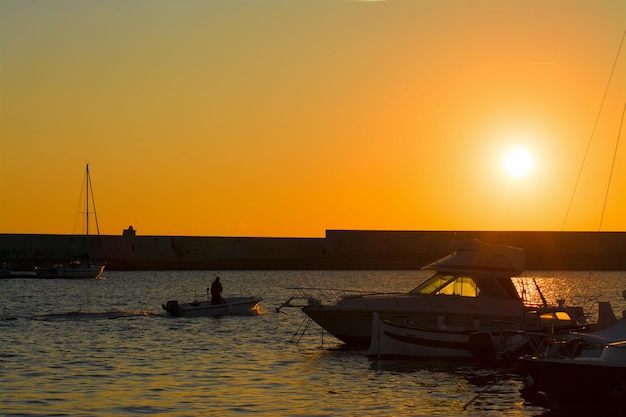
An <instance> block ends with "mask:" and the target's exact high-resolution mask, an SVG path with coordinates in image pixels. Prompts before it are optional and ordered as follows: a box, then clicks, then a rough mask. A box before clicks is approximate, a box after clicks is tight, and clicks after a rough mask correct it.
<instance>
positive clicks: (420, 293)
mask: <svg viewBox="0 0 626 417" xmlns="http://www.w3.org/2000/svg"><path fill="white" fill-rule="evenodd" d="M453 248H454V252H453V253H452V254H450V255H448V256H446V257H444V258H441V259H439V260H437V261H435V262H433V263H431V264H429V265H426V266H425V267H423V268H422V269H423V270H429V271H434V275H432V276H431V277H430V278H429V279H427V280H426V281H424V282H423V283H421V284H420V285H418V286H417V287H416V288H415V289H413V290H411V291H409V292H408V293H394V294H368V295H349V296H345V297H341V298H339V299H338V300H337V301H335V302H333V303H330V304H325V303H322V302H321V300H320V299H319V298H314V297H308V298H307V305H306V306H304V307H303V308H302V311H303V312H304V313H305V314H306V315H307V316H308V317H310V318H311V319H312V320H313V321H315V322H316V323H317V324H319V325H320V326H321V327H322V328H323V329H325V330H326V331H327V332H329V333H331V334H332V335H333V336H335V337H336V338H337V339H339V340H341V341H343V342H344V343H346V344H349V345H354V346H361V347H364V348H368V347H371V348H370V349H369V350H368V353H369V354H370V355H372V356H378V355H379V354H381V351H380V349H381V348H382V347H383V345H384V344H385V342H384V341H381V340H380V338H379V336H378V335H377V336H376V338H377V339H376V341H373V337H372V334H373V333H372V327H373V326H375V325H377V324H378V323H373V320H372V319H373V316H374V313H377V314H378V316H377V317H378V319H379V320H380V321H382V322H383V323H384V322H388V323H392V324H394V325H396V326H398V327H397V328H400V326H402V331H405V332H406V331H407V328H408V327H410V328H411V329H412V330H411V332H413V333H412V335H411V339H412V340H410V342H409V343H410V344H411V345H412V350H413V352H414V354H412V356H414V355H418V356H419V355H421V354H422V353H424V354H425V355H426V356H433V355H435V356H441V355H443V354H444V352H445V355H446V356H447V355H448V354H450V355H451V357H457V356H462V357H467V356H468V355H471V354H470V353H468V338H469V335H470V334H472V333H477V332H488V333H489V334H491V335H493V334H496V333H498V332H504V331H508V330H512V329H513V330H515V329H525V328H528V327H529V326H540V325H541V321H542V316H541V315H540V314H537V309H536V307H537V306H527V305H525V304H524V301H523V299H522V297H521V296H520V294H519V293H518V291H517V289H516V287H515V284H514V282H513V280H512V278H513V277H516V276H519V275H521V274H522V272H523V269H524V264H525V251H524V250H523V249H521V248H515V247H512V246H506V245H492V244H487V243H483V242H481V241H479V240H457V241H454V242H453ZM561 310H562V313H563V314H561V317H562V318H563V319H564V320H562V321H561V324H562V325H563V326H568V327H570V326H572V327H576V326H578V325H579V324H580V321H581V320H582V309H577V308H568V307H566V306H565V305H564V304H563V308H562V309H561ZM567 311H569V312H570V313H571V314H568V313H567ZM384 326H385V324H383V325H382V326H379V328H381V329H383V330H382V331H383V334H384V332H385V330H388V327H384ZM424 332H428V333H429V334H428V336H426V335H425V333H424ZM413 336H415V337H413ZM420 344H421V345H422V347H420V348H418V346H419V345H420ZM371 345H372V346H371ZM451 345H454V347H453V351H454V353H452V352H450V351H448V352H446V350H448V349H449V347H450V346H451ZM420 349H424V350H423V351H420Z"/></svg>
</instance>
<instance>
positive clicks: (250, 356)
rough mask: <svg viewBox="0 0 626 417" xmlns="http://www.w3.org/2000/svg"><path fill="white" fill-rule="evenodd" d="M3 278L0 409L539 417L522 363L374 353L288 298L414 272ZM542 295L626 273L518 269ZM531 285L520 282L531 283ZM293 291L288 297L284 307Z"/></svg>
mask: <svg viewBox="0 0 626 417" xmlns="http://www.w3.org/2000/svg"><path fill="white" fill-rule="evenodd" d="M216 274H217V275H219V276H220V278H221V281H222V283H223V285H224V296H225V297H226V298H228V297H229V296H236V295H259V296H262V297H263V302H262V304H261V305H262V309H263V314H261V315H258V316H250V317H221V318H193V319H188V318H172V317H167V316H166V315H164V312H163V310H162V308H161V305H162V304H163V303H165V302H166V301H168V300H178V301H180V302H187V301H191V300H192V299H194V298H198V299H204V298H205V297H206V289H207V287H209V286H210V283H211V281H212V280H213V278H214V276H215V275H216ZM104 275H105V278H104V279H87V280H65V279H37V278H11V279H2V280H0V309H2V311H1V312H0V314H1V316H0V319H2V320H0V340H1V342H2V349H1V350H0V415H3V416H49V415H54V416H110V415H126V416H147V415H149V416H210V415H220V416H245V415H255V416H264V415H267V416H269V415H272V416H278V415H280V416H357V415H358V416H374V415H376V416H381V415H385V416H548V415H553V413H550V412H549V411H548V410H546V409H544V408H541V407H539V406H537V405H533V404H528V403H525V402H524V399H523V398H522V397H521V395H520V392H519V391H520V389H521V388H522V387H523V375H519V374H514V373H509V372H506V371H504V370H496V369H484V368H480V367H478V366H477V365H475V364H473V363H471V362H452V363H450V362H427V361H426V362H424V361H375V360H369V359H368V358H367V357H366V356H365V351H363V350H350V349H346V348H345V347H343V345H342V344H341V343H340V342H339V341H337V340H336V339H335V338H333V337H332V336H330V335H329V334H327V333H324V332H323V331H322V330H321V329H320V328H319V327H318V326H317V325H315V324H311V325H310V326H308V327H307V326H304V324H306V322H305V318H306V316H305V315H304V314H303V313H302V312H301V311H300V309H299V308H296V307H293V308H290V307H284V308H282V309H280V311H279V312H277V311H276V307H278V306H280V305H281V304H282V303H284V302H285V301H287V300H288V299H289V298H290V297H292V296H296V295H298V292H297V291H296V290H294V289H293V288H294V287H325V288H342V289H354V290H361V291H364V292H370V291H385V292H388V291H407V290H409V289H411V288H413V287H415V286H416V285H417V284H418V283H420V282H421V281H422V280H424V279H425V278H427V277H428V276H429V273H426V272H423V271H138V272H119V271H108V272H105V274H104ZM525 275H526V276H527V277H531V276H535V277H536V281H537V283H538V284H539V286H540V287H541V288H542V290H543V293H544V296H545V298H546V299H547V300H548V301H549V302H552V303H556V300H557V299H564V300H565V301H566V303H567V304H568V305H580V306H582V307H584V308H585V311H586V312H587V313H588V314H589V315H590V318H591V319H594V318H595V316H596V315H597V303H598V301H610V302H611V303H612V305H613V308H614V310H615V312H616V314H618V313H619V314H621V311H622V310H623V309H624V308H625V307H626V304H625V302H624V300H623V298H622V290H624V289H626V272H565V271H559V272H554V271H551V272H538V271H537V272H529V273H526V274H525ZM531 292H532V288H531V287H529V290H528V293H531ZM303 302H304V301H302V300H297V299H294V300H292V302H291V304H292V305H302V304H303Z"/></svg>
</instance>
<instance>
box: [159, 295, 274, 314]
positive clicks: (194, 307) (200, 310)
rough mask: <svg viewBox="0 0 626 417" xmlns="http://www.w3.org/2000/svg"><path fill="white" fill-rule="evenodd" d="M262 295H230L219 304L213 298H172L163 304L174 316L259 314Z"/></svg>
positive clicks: (168, 312) (164, 308)
mask: <svg viewBox="0 0 626 417" xmlns="http://www.w3.org/2000/svg"><path fill="white" fill-rule="evenodd" d="M261 301H263V299H262V298H260V297H255V296H250V297H229V298H227V299H223V300H222V302H220V303H219V304H213V303H212V302H211V300H208V299H207V300H204V301H192V302H190V303H179V302H178V301H177V300H170V301H168V302H166V303H165V304H163V305H162V307H163V310H165V311H166V312H167V314H168V315H170V316H173V317H214V316H249V315H255V314H259V312H260V307H261Z"/></svg>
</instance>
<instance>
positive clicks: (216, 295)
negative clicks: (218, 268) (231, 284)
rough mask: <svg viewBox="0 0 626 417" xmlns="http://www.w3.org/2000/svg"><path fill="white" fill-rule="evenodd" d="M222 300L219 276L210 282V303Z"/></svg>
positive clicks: (219, 302)
mask: <svg viewBox="0 0 626 417" xmlns="http://www.w3.org/2000/svg"><path fill="white" fill-rule="evenodd" d="M223 302H224V299H223V298H222V283H221V282H220V277H215V281H213V284H211V304H222V303H223Z"/></svg>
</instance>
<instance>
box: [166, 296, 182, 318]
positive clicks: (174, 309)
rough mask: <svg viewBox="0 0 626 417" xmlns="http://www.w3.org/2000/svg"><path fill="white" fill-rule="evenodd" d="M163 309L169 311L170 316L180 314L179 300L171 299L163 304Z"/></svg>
mask: <svg viewBox="0 0 626 417" xmlns="http://www.w3.org/2000/svg"><path fill="white" fill-rule="evenodd" d="M163 310H165V311H167V312H168V313H169V314H170V316H175V317H178V316H180V308H179V306H178V301H177V300H171V301H168V302H167V303H165V305H164V306H163Z"/></svg>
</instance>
